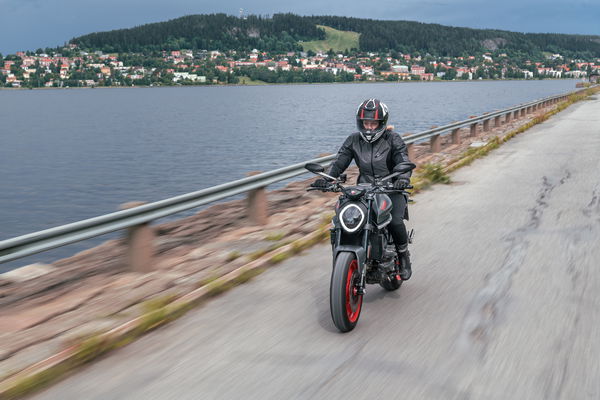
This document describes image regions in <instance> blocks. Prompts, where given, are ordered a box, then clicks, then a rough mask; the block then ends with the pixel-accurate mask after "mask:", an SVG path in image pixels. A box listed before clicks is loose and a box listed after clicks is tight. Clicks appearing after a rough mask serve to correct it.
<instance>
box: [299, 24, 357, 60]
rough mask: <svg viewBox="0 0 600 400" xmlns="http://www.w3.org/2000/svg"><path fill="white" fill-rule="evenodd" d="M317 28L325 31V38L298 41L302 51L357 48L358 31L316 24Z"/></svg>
mask: <svg viewBox="0 0 600 400" xmlns="http://www.w3.org/2000/svg"><path fill="white" fill-rule="evenodd" d="M317 28H319V29H323V30H324V31H325V40H312V41H310V42H300V45H301V46H302V48H303V49H304V51H309V50H312V51H314V52H315V53H316V52H319V51H322V52H326V51H329V49H333V50H334V51H344V50H346V49H348V50H350V49H353V48H354V49H358V38H359V36H360V33H357V32H351V31H338V30H337V29H333V28H330V27H328V26H323V25H317Z"/></svg>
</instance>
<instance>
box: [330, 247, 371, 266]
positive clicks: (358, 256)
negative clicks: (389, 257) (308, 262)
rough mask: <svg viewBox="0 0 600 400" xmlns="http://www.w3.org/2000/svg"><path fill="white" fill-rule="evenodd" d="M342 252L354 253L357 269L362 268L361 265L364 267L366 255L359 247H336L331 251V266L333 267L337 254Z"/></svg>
mask: <svg viewBox="0 0 600 400" xmlns="http://www.w3.org/2000/svg"><path fill="white" fill-rule="evenodd" d="M342 251H349V252H351V253H354V254H355V255H356V259H357V260H358V265H359V267H361V268H362V266H363V265H365V262H366V261H367V253H366V252H365V249H363V248H362V247H361V246H344V245H342V246H338V247H336V248H334V249H333V264H334V265H335V260H336V258H337V256H338V254H339V253H340V252H342Z"/></svg>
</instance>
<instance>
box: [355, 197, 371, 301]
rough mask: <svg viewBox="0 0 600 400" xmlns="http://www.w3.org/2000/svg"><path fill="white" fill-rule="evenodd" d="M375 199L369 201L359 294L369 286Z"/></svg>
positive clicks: (363, 292) (360, 266) (363, 241)
mask: <svg viewBox="0 0 600 400" xmlns="http://www.w3.org/2000/svg"><path fill="white" fill-rule="evenodd" d="M372 202H373V199H372V198H371V199H368V201H367V217H366V218H367V223H366V224H365V227H364V232H363V238H362V247H363V249H365V254H366V257H365V262H364V263H363V264H362V265H359V268H360V284H359V285H358V288H357V291H358V294H365V293H366V290H365V288H366V286H367V262H368V261H369V259H370V258H371V252H370V251H369V237H370V235H371V231H372V230H373V226H372V225H371V205H372V204H371V203H372Z"/></svg>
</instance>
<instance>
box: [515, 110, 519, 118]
mask: <svg viewBox="0 0 600 400" xmlns="http://www.w3.org/2000/svg"><path fill="white" fill-rule="evenodd" d="M519 114H520V112H519V110H517V111H515V112H514V113H513V119H519Z"/></svg>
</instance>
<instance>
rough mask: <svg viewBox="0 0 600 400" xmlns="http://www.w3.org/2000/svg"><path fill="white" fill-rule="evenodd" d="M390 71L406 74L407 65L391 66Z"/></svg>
mask: <svg viewBox="0 0 600 400" xmlns="http://www.w3.org/2000/svg"><path fill="white" fill-rule="evenodd" d="M392 71H394V72H403V73H408V65H392Z"/></svg>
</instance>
